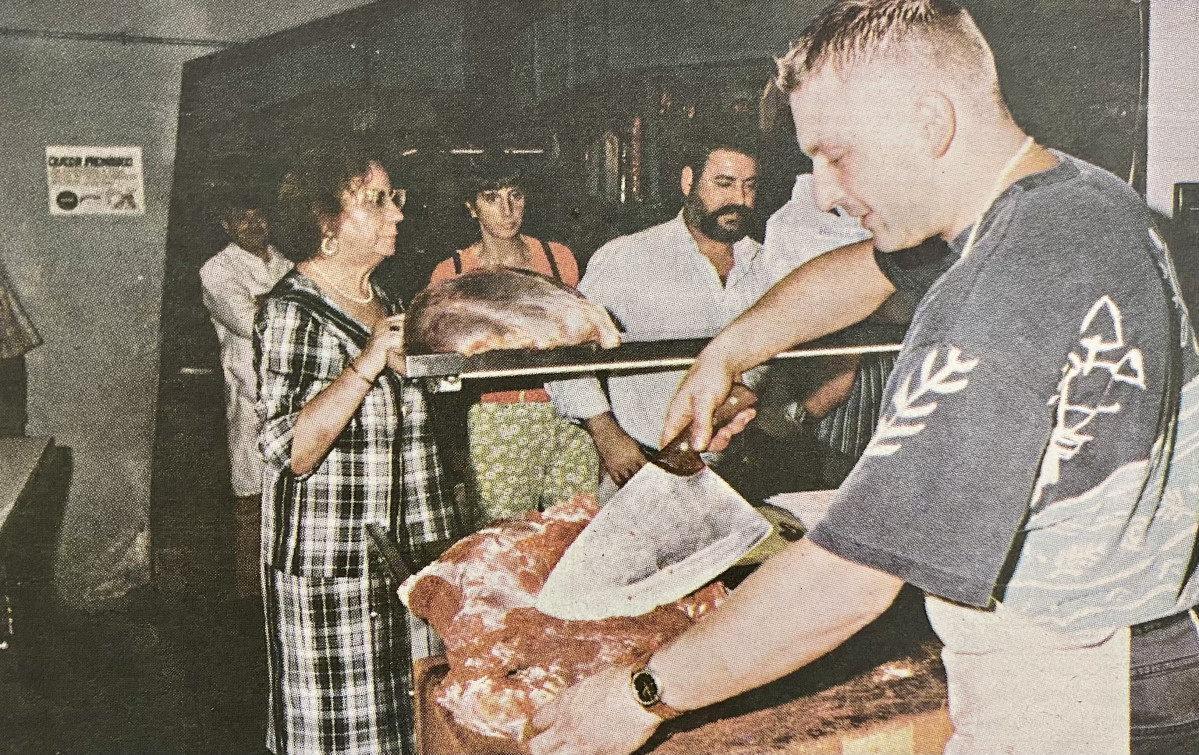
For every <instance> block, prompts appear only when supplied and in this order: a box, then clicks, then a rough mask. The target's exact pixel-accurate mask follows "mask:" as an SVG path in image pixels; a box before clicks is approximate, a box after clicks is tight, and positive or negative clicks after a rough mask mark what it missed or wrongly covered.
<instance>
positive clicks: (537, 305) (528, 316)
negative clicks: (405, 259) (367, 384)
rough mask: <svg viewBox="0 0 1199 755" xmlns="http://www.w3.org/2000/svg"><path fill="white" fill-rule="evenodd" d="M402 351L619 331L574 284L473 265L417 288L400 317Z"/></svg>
mask: <svg viewBox="0 0 1199 755" xmlns="http://www.w3.org/2000/svg"><path fill="white" fill-rule="evenodd" d="M404 327H405V333H404V342H405V343H406V344H407V345H408V348H409V351H411V352H413V353H417V352H418V351H419V350H421V349H424V350H427V351H429V352H432V353H450V352H457V353H459V354H463V355H466V356H470V355H472V354H478V353H480V352H483V351H490V350H492V349H552V348H555V347H558V346H575V345H579V344H584V343H597V344H599V345H600V346H602V347H604V348H610V347H613V346H616V345H618V344H619V343H620V335H619V333H618V332H617V330H616V326H615V325H613V324H612V319H611V318H610V317H609V316H608V313H607V311H605V310H604V308H603V307H600V306H599V305H597V304H594V303H592V302H589V301H587V299H586V298H584V297H583V295H582V294H580V293H579V292H578V291H575V290H574V289H573V288H570V287H568V286H564V285H561V284H559V283H556V282H554V281H552V280H550V279H549V278H546V277H545V276H542V275H538V274H537V273H533V272H529V271H525V270H512V269H509V268H499V269H495V270H473V271H471V272H468V273H464V274H462V275H459V276H457V277H455V278H450V279H448V280H444V281H440V282H438V283H434V284H433V285H431V286H429V287H428V288H426V289H425V290H424V291H421V292H420V293H419V294H417V296H416V298H414V299H413V300H412V306H411V307H409V308H408V316H407V318H406V319H405V326H404Z"/></svg>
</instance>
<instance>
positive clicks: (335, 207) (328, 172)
mask: <svg viewBox="0 0 1199 755" xmlns="http://www.w3.org/2000/svg"><path fill="white" fill-rule="evenodd" d="M378 164H379V161H378V160H377V159H375V158H374V157H373V156H372V155H371V153H369V152H368V151H367V150H366V149H365V148H364V147H362V146H361V145H357V144H345V143H336V144H332V145H329V146H327V147H322V148H316V149H310V150H306V151H305V152H303V153H302V154H301V155H300V157H299V158H298V159H297V160H296V161H295V162H294V163H293V165H292V167H291V169H290V170H288V171H287V173H286V174H285V175H284V176H283V180H282V181H281V182H280V183H279V190H278V192H277V194H276V197H275V207H274V212H273V213H272V217H271V238H272V239H273V240H274V242H275V244H276V245H277V246H278V247H279V251H281V252H282V253H283V255H284V256H285V257H287V258H288V259H289V260H291V261H292V262H304V261H305V260H310V259H312V258H314V257H316V256H317V255H318V254H320V251H321V239H322V237H323V236H325V235H326V230H327V229H328V230H332V231H336V229H337V222H338V220H337V219H338V217H339V216H340V215H341V210H342V196H343V195H344V194H345V192H347V191H352V190H354V189H355V188H356V187H357V186H358V184H359V183H360V182H361V181H362V180H363V179H364V178H365V177H366V175H367V174H368V173H370V170H371V166H372V165H378Z"/></svg>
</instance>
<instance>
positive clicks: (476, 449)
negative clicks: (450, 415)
mask: <svg viewBox="0 0 1199 755" xmlns="http://www.w3.org/2000/svg"><path fill="white" fill-rule="evenodd" d="M467 427H468V429H469V433H470V464H471V471H472V473H473V476H474V480H473V484H472V485H471V486H469V489H470V493H469V495H470V498H471V501H470V503H471V508H472V509H473V510H474V511H475V512H476V516H477V517H478V524H479V526H480V527H481V526H484V525H486V524H489V523H490V522H492V521H494V520H496V519H506V518H511V517H515V516H520V515H521V514H524V513H526V512H528V511H533V510H536V509H544V508H545V507H546V506H550V505H552V504H554V503H557V502H558V501H561V500H564V499H568V498H570V497H572V496H574V495H576V494H578V493H591V494H594V493H595V488H596V485H597V483H598V481H599V456H598V455H597V454H596V451H595V445H594V444H593V443H592V442H591V436H589V435H588V434H587V432H586V431H585V430H583V429H582V428H581V427H579V426H577V425H573V424H571V423H570V422H567V421H566V420H565V419H563V418H562V417H561V416H560V415H559V414H558V413H557V412H556V411H554V407H553V406H552V405H551V404H549V403H545V402H535V403H519V404H493V403H479V404H475V405H474V406H472V407H471V408H470V410H469V412H468V414H467Z"/></svg>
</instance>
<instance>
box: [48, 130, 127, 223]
mask: <svg viewBox="0 0 1199 755" xmlns="http://www.w3.org/2000/svg"><path fill="white" fill-rule="evenodd" d="M46 183H47V184H48V185H49V187H50V214H51V215H141V214H142V213H143V212H145V209H144V208H145V187H144V186H143V183H142V148H141V147H46Z"/></svg>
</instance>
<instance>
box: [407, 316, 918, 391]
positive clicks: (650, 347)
mask: <svg viewBox="0 0 1199 755" xmlns="http://www.w3.org/2000/svg"><path fill="white" fill-rule="evenodd" d="M901 340H902V330H901V329H897V328H879V327H870V328H857V329H851V330H846V331H842V332H841V333H838V334H835V335H834V336H831V337H828V338H825V339H821V340H820V341H818V342H814V343H812V344H810V345H808V346H806V347H805V348H802V349H794V350H791V351H785V352H783V353H782V354H779V355H778V356H777V357H775V359H797V358H809V357H826V356H836V355H841V354H868V353H877V352H889V351H898V350H899V348H900V343H899V341H901ZM707 344H708V340H707V339H703V338H692V339H682V340H670V341H652V342H651V341H639V342H631V343H624V344H621V345H620V346H617V347H616V348H613V349H600V348H599V347H597V346H594V345H585V346H567V347H562V348H558V349H545V350H533V349H501V350H495V351H488V352H484V353H482V354H476V355H474V356H469V357H464V356H462V355H460V354H423V355H410V356H408V357H406V358H405V372H406V374H405V377H407V378H412V379H415V378H446V377H453V378H457V379H461V380H482V379H490V378H503V377H517V376H526V375H569V374H574V373H582V372H596V371H627V370H638V369H641V370H650V369H665V368H676V367H687V366H689V365H691V364H692V363H694V362H695V359H696V357H697V356H698V355H699V353H700V351H702V350H703V348H704V347H705V346H706V345H707ZM772 361H773V360H772Z"/></svg>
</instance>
